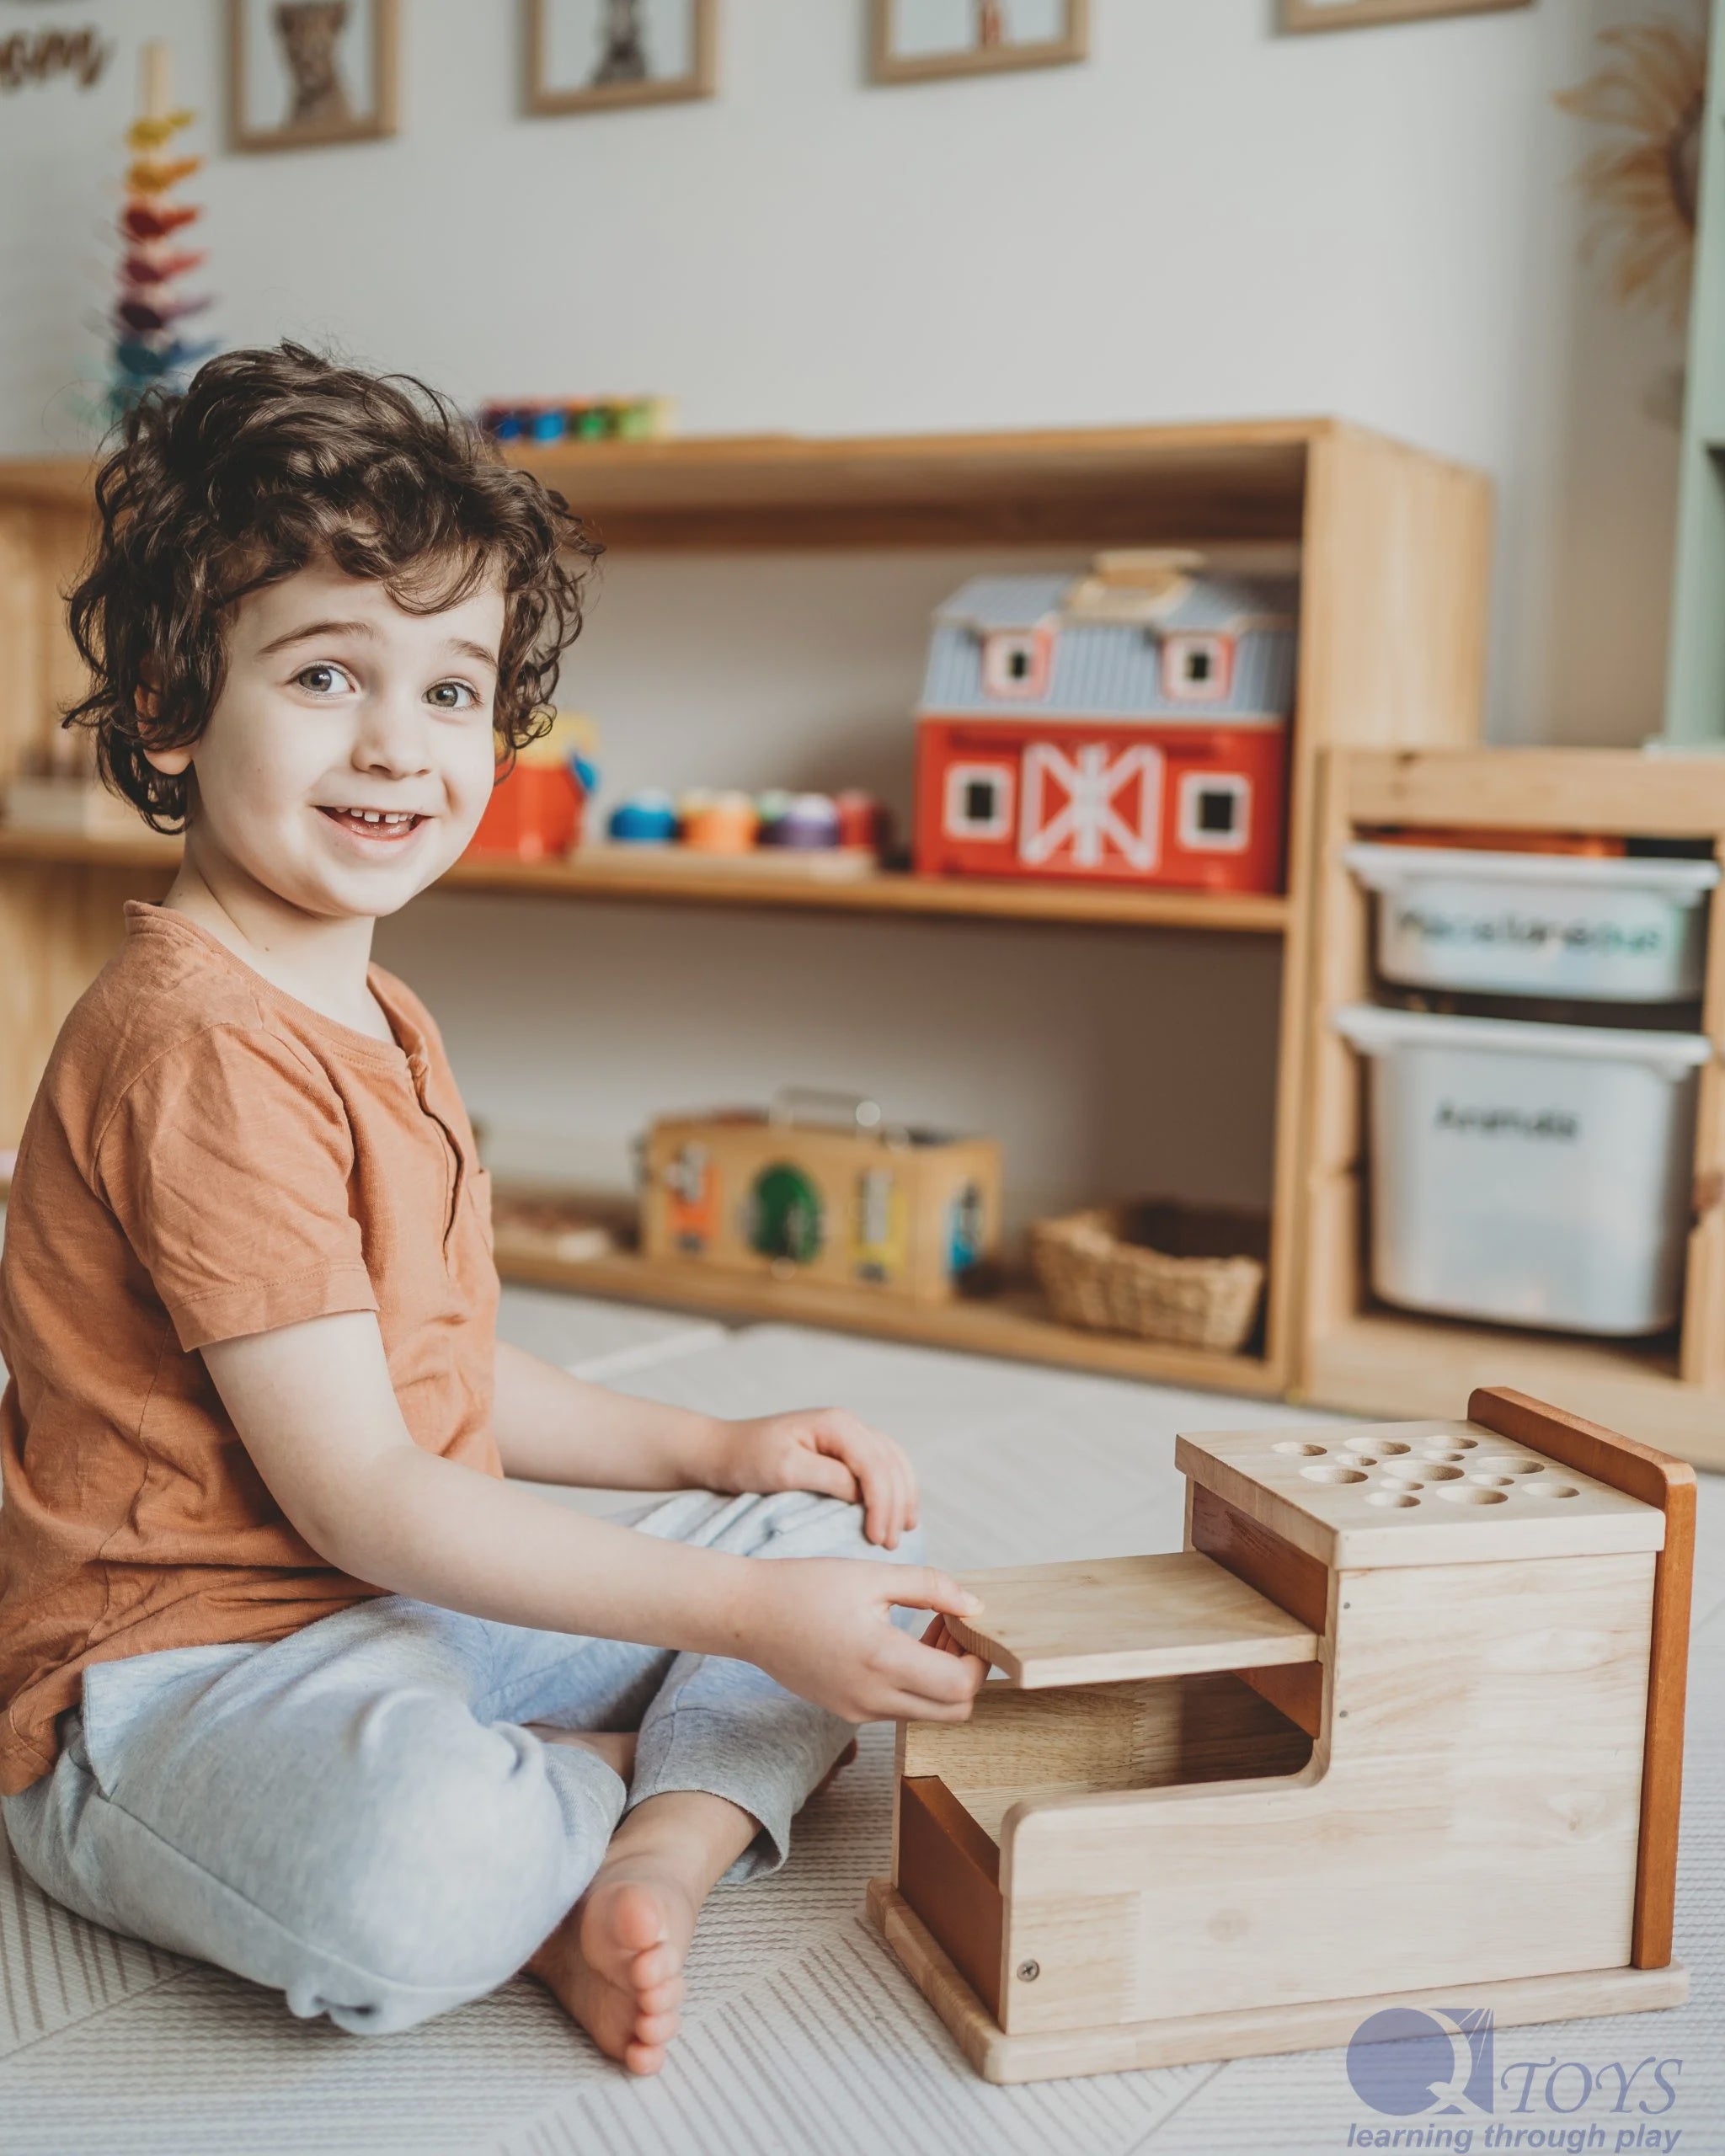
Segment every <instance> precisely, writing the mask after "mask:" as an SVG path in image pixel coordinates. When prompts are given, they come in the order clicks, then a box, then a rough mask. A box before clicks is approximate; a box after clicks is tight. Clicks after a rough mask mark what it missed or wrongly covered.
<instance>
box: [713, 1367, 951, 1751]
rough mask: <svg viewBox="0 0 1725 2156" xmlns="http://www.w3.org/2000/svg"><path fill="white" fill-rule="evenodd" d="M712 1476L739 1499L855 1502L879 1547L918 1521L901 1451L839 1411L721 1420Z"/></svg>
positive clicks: (911, 1477) (889, 1545) (912, 1477)
mask: <svg viewBox="0 0 1725 2156" xmlns="http://www.w3.org/2000/svg"><path fill="white" fill-rule="evenodd" d="M715 1473H716V1476H717V1479H716V1481H715V1483H714V1487H715V1488H717V1489H720V1490H729V1491H732V1492H737V1493H739V1494H740V1493H742V1492H745V1491H746V1492H760V1493H761V1494H765V1493H766V1492H771V1491H775V1490H812V1491H814V1492H815V1494H816V1495H817V1496H819V1497H841V1498H842V1499H843V1500H844V1502H846V1504H852V1505H861V1506H862V1508H863V1531H864V1532H865V1533H866V1534H867V1535H868V1540H870V1541H871V1542H874V1543H879V1545H880V1546H881V1548H882V1549H884V1550H896V1549H897V1548H898V1546H899V1543H900V1540H901V1539H902V1537H903V1536H904V1535H905V1534H907V1533H908V1532H909V1531H910V1529H911V1528H913V1527H915V1526H916V1504H917V1497H916V1472H915V1470H913V1469H912V1467H911V1463H910V1461H909V1460H907V1459H906V1458H905V1454H904V1451H903V1449H902V1448H901V1447H900V1446H899V1445H896V1444H894V1442H893V1440H892V1439H891V1438H889V1437H885V1436H883V1434H882V1433H881V1432H880V1431H879V1430H873V1429H871V1428H869V1427H868V1423H866V1422H863V1421H862V1420H861V1419H860V1418H859V1417H857V1416H855V1415H852V1414H851V1413H850V1412H848V1411H847V1410H846V1409H845V1408H842V1407H800V1408H797V1409H795V1410H793V1412H791V1413H789V1414H788V1415H762V1416H759V1417H756V1419H755V1420H754V1421H752V1422H724V1423H722V1424H721V1425H720V1426H719V1438H718V1454H717V1459H716V1462H715ZM917 1606H918V1607H919V1608H920V1607H921V1605H920V1604H918V1605H917ZM852 1719H853V1720H854V1719H855V1717H854V1716H853V1717H852Z"/></svg>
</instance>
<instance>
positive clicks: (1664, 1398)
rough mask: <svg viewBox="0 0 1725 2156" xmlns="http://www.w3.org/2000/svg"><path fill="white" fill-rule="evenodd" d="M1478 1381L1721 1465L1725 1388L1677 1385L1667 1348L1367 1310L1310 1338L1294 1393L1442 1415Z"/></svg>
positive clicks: (1369, 1409) (1701, 1463) (1351, 1407)
mask: <svg viewBox="0 0 1725 2156" xmlns="http://www.w3.org/2000/svg"><path fill="white" fill-rule="evenodd" d="M1477 1385H1508V1386H1509V1387H1511V1388H1512V1389H1513V1390H1516V1391H1518V1392H1526V1393H1531V1394H1532V1395H1533V1396H1534V1397H1535V1399H1537V1400H1550V1401H1561V1402H1562V1405H1563V1406H1564V1407H1566V1408H1567V1410H1568V1411H1569V1412H1571V1413H1572V1414H1577V1415H1583V1416H1586V1417H1589V1419H1590V1420H1592V1421H1594V1422H1603V1423H1605V1425H1606V1427H1607V1428H1610V1429H1614V1430H1621V1431H1622V1432H1623V1433H1625V1434H1626V1435H1627V1436H1630V1437H1634V1438H1641V1439H1642V1440H1643V1441H1644V1442H1646V1443H1647V1444H1653V1445H1658V1446H1662V1447H1663V1448H1664V1449H1665V1450H1667V1451H1669V1452H1674V1453H1677V1454H1680V1455H1681V1456H1682V1457H1683V1458H1684V1459H1685V1460H1692V1461H1693V1462H1694V1463H1695V1465H1696V1466H1697V1467H1706V1468H1713V1469H1716V1470H1725V1392H1717V1391H1712V1390H1703V1389H1702V1388H1701V1387H1700V1386H1697V1385H1685V1384H1683V1383H1682V1382H1681V1381H1680V1379H1679V1377H1678V1375H1677V1368H1676V1361H1675V1358H1674V1356H1673V1355H1672V1353H1671V1352H1670V1350H1669V1346H1668V1345H1666V1344H1665V1343H1663V1342H1656V1343H1653V1344H1652V1345H1648V1344H1646V1343H1641V1342H1634V1341H1621V1342H1610V1341H1604V1340H1594V1339H1587V1338H1583V1337H1580V1336H1578V1337H1575V1338H1574V1339H1568V1338H1565V1337H1562V1335H1559V1334H1556V1333H1549V1332H1523V1331H1518V1330H1517V1329H1516V1328H1514V1327H1513V1326H1487V1325H1468V1324H1464V1323H1461V1322H1460V1321H1455V1320H1452V1319H1447V1318H1421V1317H1418V1316H1413V1315H1407V1314H1404V1313H1401V1312H1396V1313H1391V1312H1389V1311H1385V1310H1365V1311H1361V1312H1360V1313H1359V1315H1357V1316H1355V1317H1353V1318H1351V1319H1349V1320H1348V1321H1346V1322H1345V1323H1343V1324H1342V1325H1339V1326H1335V1327H1333V1328H1332V1329H1331V1330H1330V1331H1327V1332H1324V1333H1322V1334H1321V1335H1320V1336H1319V1337H1318V1338H1317V1339H1316V1340H1315V1341H1314V1342H1312V1343H1311V1348H1310V1350H1309V1353H1308V1357H1307V1364H1306V1374H1305V1378H1304V1380H1303V1382H1302V1384H1301V1385H1300V1398H1301V1399H1302V1400H1304V1401H1308V1402H1310V1403H1311V1405H1312V1406H1320V1407H1335V1408H1340V1409H1343V1410H1347V1411H1351V1412H1355V1413H1359V1414H1365V1415H1388V1416H1394V1417H1454V1416H1455V1415H1457V1414H1459V1413H1460V1412H1461V1407H1460V1406H1459V1404H1458V1403H1460V1402H1462V1401H1466V1399H1467V1397H1468V1395H1469V1394H1470V1393H1471V1391H1472V1390H1474V1388H1475V1387H1476V1386H1477Z"/></svg>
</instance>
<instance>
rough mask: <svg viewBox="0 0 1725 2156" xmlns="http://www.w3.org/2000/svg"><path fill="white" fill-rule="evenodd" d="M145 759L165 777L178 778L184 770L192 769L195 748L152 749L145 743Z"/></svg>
mask: <svg viewBox="0 0 1725 2156" xmlns="http://www.w3.org/2000/svg"><path fill="white" fill-rule="evenodd" d="M142 745H143V750H144V760H145V761H146V762H147V763H148V764H149V765H151V766H152V767H153V768H154V769H155V770H157V771H160V772H161V774H162V776H163V778H178V777H179V776H180V774H181V772H182V771H190V769H191V764H192V757H193V755H195V753H196V752H195V750H194V749H152V748H151V747H150V746H149V745H148V744H142Z"/></svg>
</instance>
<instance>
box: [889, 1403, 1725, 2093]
mask: <svg viewBox="0 0 1725 2156" xmlns="http://www.w3.org/2000/svg"><path fill="white" fill-rule="evenodd" d="M1468 1414H1469V1420H1468V1421H1466V1422H1402V1423H1397V1422H1386V1423H1381V1424H1378V1425H1376V1426H1367V1425H1362V1424H1359V1423H1358V1422H1351V1423H1343V1424H1339V1425H1337V1426H1334V1427H1322V1428H1312V1427H1310V1426H1308V1427H1306V1428H1288V1427H1287V1426H1285V1425H1284V1426H1283V1427H1282V1428H1279V1429H1274V1430H1267V1431H1262V1432H1249V1433H1240V1434H1234V1435H1227V1436H1213V1435H1205V1436H1203V1437H1189V1438H1180V1439H1179V1440H1178V1442H1177V1444H1176V1447H1175V1453H1174V1464H1175V1465H1176V1466H1177V1467H1178V1469H1179V1470H1181V1471H1182V1472H1183V1474H1184V1476H1185V1477H1186V1482H1187V1492H1186V1496H1187V1511H1186V1538H1185V1547H1184V1548H1183V1550H1178V1551H1176V1552H1171V1553H1169V1554H1167V1555H1166V1556H1151V1557H1127V1558H1116V1559H1111V1560H1108V1561H1100V1562H1093V1563H1084V1564H1068V1565H1051V1566H1031V1567H1024V1568H1020V1569H1017V1570H1013V1571H1010V1572H981V1573H973V1574H972V1575H971V1576H970V1577H969V1579H968V1580H967V1582H965V1583H966V1584H967V1585H968V1586H969V1587H970V1588H973V1589H975V1592H976V1593H978V1594H980V1596H981V1597H982V1599H983V1603H984V1608H983V1609H982V1612H981V1614H980V1616H978V1617H977V1618H975V1619H974V1620H969V1622H967V1623H959V1622H957V1621H955V1620H948V1625H949V1628H950V1630H952V1631H953V1634H954V1635H955V1636H957V1637H958V1638H959V1640H960V1641H962V1642H963V1644H964V1646H967V1647H969V1648H971V1649H973V1650H974V1651H975V1652H977V1653H980V1654H982V1655H985V1656H986V1657H988V1658H989V1660H990V1662H991V1663H992V1664H993V1665H994V1666H995V1667H996V1668H997V1669H998V1670H1000V1671H1001V1672H1002V1673H1004V1674H1003V1676H1002V1677H1001V1678H999V1679H996V1680H991V1682H990V1683H989V1684H986V1685H985V1687H984V1688H983V1690H982V1692H981V1694H980V1695H979V1697H978V1699H977V1701H976V1706H975V1713H974V1715H973V1716H972V1718H971V1720H970V1721H968V1722H963V1723H917V1722H911V1723H905V1724H901V1725H900V1735H899V1753H898V1778H897V1801H896V1806H895V1818H894V1835H893V1876H892V1878H891V1880H890V1881H888V1880H884V1879H878V1880H876V1881H873V1884H872V1885H871V1887H870V1888H869V1910H870V1913H871V1915H872V1916H873V1919H874V1921H875V1923H876V1924H878V1925H879V1928H880V1929H881V1930H882V1931H883V1932H884V1935H885V1937H886V1939H887V1940H888V1942H889V1945H891V1946H892V1947H893V1949H894V1951H895V1952H896V1953H897V1955H898V1956H899V1958H900V1961H902V1962H903V1963H904V1965H905V1968H906V1969H907V1970H908V1971H909V1972H910V1973H911V1976H912V1977H915V1979H916V1983H918V1985H919V1986H920V1987H921V1989H922V1991H923V1993H925V1994H926V1996H927V1999H929V2001H930V2003H931V2004H932V2005H933V2006H934V2008H935V2009H936V2010H937V2012H938V2013H939V2015H940V2016H941V2018H942V2019H943V2020H944V2021H945V2023H946V2024H947V2026H948V2028H949V2029H950V2030H951V2031H952V2032H953V2035H954V2036H956V2037H957V2039H958V2041H959V2043H960V2044H961V2045H962V2047H964V2051H965V2052H966V2053H967V2055H968V2056H969V2058H970V2060H971V2062H972V2063H973V2064H974V2065H975V2067H976V2068H978V2070H979V2071H980V2073H982V2074H983V2075H984V2076H985V2078H986V2079H990V2080H992V2081H1033V2080H1041V2079H1048V2078H1049V2077H1053V2076H1059V2075H1065V2074H1075V2073H1106V2072H1110V2071H1114V2070H1117V2069H1121V2068H1134V2067H1151V2066H1167V2065H1173V2064H1176V2063H1180V2062H1183V2061H1189V2060H1196V2059H1217V2058H1232V2057H1243V2056H1246V2055H1248V2054H1252V2053H1256V2052H1286V2051H1302V2050H1306V2049H1309V2048H1314V2047H1322V2046H1328V2045H1334V2044H1344V2043H1348V2041H1350V2040H1363V2041H1371V2039H1372V2036H1373V2035H1374V2034H1377V2035H1380V2036H1382V2037H1383V2038H1384V2039H1386V2040H1387V2039H1388V2038H1389V2037H1390V2036H1393V2035H1395V2034H1397V2033H1401V2034H1405V2033H1406V2017H1405V2016H1402V2017H1397V2016H1395V2015H1386V2018H1385V2019H1384V2020H1381V2021H1378V2022H1376V2023H1375V2025H1374V2017H1375V2016H1378V2015H1384V2013H1385V2009H1389V2008H1392V2007H1393V2008H1404V2007H1411V2008H1417V2009H1426V2010H1428V2011H1431V2010H1440V2011H1447V2012H1449V2013H1451V2014H1454V2013H1455V2012H1456V2011H1458V2010H1460V2009H1470V2010H1472V2009H1478V2010H1481V2011H1483V2010H1486V2009H1489V2011H1490V2013H1491V2014H1492V2015H1493V2016H1494V2017H1495V2019H1496V2020H1497V2021H1498V2023H1500V2024H1506V2025H1507V2024H1511V2023H1515V2022H1535V2021H1553V2020H1567V2019H1570V2018H1573V2017H1578V2016H1583V2015H1605V2014H1624V2013H1631V2012H1634V2011H1637V2010H1639V2009H1643V2008H1657V2007H1664V2006H1674V2005H1677V2004H1680V2003H1681V2002H1682V2000H1683V1999H1685V1997H1686V1996H1687V1994H1688V1988H1689V1979H1688V1976H1687V1973H1686V1972H1685V1970H1684V1968H1683V1967H1682V1966H1681V1964H1680V1963H1679V1962H1676V1961H1674V1960H1673V1959H1672V1954H1671V1940H1672V1916H1673V1904H1674V1894H1675V1881H1676V1862H1677V1815H1678V1800H1679V1795H1680V1788H1681V1778H1682V1758H1683V1709H1684V1688H1685V1673H1686V1667H1687V1646H1688V1635H1689V1604H1690V1566H1691V1562H1692V1556H1693V1548H1694V1532H1695V1502H1696V1486H1695V1470H1693V1469H1692V1468H1690V1467H1689V1466H1687V1465H1685V1464H1684V1463H1683V1462H1682V1461H1680V1460H1672V1459H1669V1458H1668V1457H1667V1456H1666V1455H1665V1454H1663V1453H1658V1452H1655V1451H1653V1449H1651V1448H1649V1447H1648V1446H1646V1445H1642V1444H1636V1443H1635V1442H1633V1441H1632V1440H1631V1439H1629V1438H1621V1437H1617V1436H1615V1435H1614V1434H1613V1433H1611V1432H1610V1431H1609V1430H1605V1429H1601V1428H1599V1427H1598V1426H1597V1425H1596V1424H1594V1423H1589V1422H1581V1421H1579V1420H1578V1419H1577V1418H1576V1417H1573V1416H1571V1415H1567V1414H1564V1413H1562V1412H1560V1411H1559V1410H1557V1409H1556V1408H1551V1407H1546V1406H1542V1405H1541V1403H1540V1402H1538V1401H1533V1400H1530V1399H1527V1398H1526V1397H1525V1396H1523V1395H1521V1394H1519V1393H1514V1392H1507V1391H1496V1390H1481V1391H1477V1392H1476V1393H1475V1394H1474V1395H1473V1396H1472V1398H1471V1401H1469V1403H1468Z"/></svg>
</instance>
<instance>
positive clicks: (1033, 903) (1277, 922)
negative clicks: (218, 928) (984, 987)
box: [0, 826, 1288, 936]
mask: <svg viewBox="0 0 1725 2156" xmlns="http://www.w3.org/2000/svg"><path fill="white" fill-rule="evenodd" d="M178 858H179V848H178V846H177V845H176V844H175V842H174V841H172V840H165V839H155V838H152V837H150V836H149V835H147V833H145V832H143V831H142V830H141V831H140V832H139V834H138V835H137V836H136V837H135V838H124V839H108V838H86V837H82V836H79V835H76V834H72V833H60V832H55V831H13V830H6V829H5V828H4V827H3V826H0V861H40V862H54V863H56V864H60V865H62V866H64V865H72V866H77V867H109V868H161V867H172V866H173V865H174V862H176V861H177V860H178ZM433 888H434V889H440V890H463V891H483V892H513V893H516V894H526V895H530V896H534V897H539V898H554V899H622V900H624V901H625V902H628V901H630V900H645V901H648V902H649V903H653V904H660V903H664V902H669V903H670V904H672V905H723V906H738V907H751V908H758V907H771V908H788V909H791V910H798V911H802V912H814V913H854V914H906V915H923V916H932V915H933V916H939V915H944V916H948V917H951V918H956V919H970V920H996V921H1052V922H1056V923H1059V922H1070V923H1073V924H1076V925H1079V926H1100V927H1110V926H1112V927H1122V928H1135V927H1142V928H1156V927H1162V928H1191V929H1204V930H1217V931H1231V932H1232V933H1234V934H1237V935H1252V936H1279V935H1281V934H1282V933H1283V931H1284V930H1285V928H1286V926H1287V924H1288V901H1287V899H1285V898H1283V897H1281V896H1280V895H1279V894H1264V895H1258V894H1249V893H1248V894H1236V893H1232V892H1226V891H1166V890H1144V889H1136V888H1135V887H1133V886H1132V885H1130V884H1090V883H1032V882H1028V881H1027V882H1023V883H1010V882H997V881H992V880H988V879H985V878H972V877H941V876H911V875H904V874H898V873H882V874H879V875H874V876H861V877H854V878H845V879H843V880H835V881H833V882H830V883H827V882H821V881H820V880H818V879H816V878H809V879H807V880H806V881H805V880H803V879H800V878H799V879H792V878H788V877H786V876H785V875H784V874H783V873H766V872H765V871H763V872H761V873H759V874H753V875H751V874H750V873H749V872H748V871H747V870H746V869H737V868H729V867H727V868H725V869H724V870H720V871H715V872H713V873H710V874H703V873H701V872H700V871H699V870H698V869H692V868H686V867H664V868H662V869H660V870H659V871H657V872H656V873H655V872H654V871H653V870H652V869H650V868H646V867H643V868H636V867H628V868H618V867H612V866H611V865H609V864H606V863H600V862H582V861H580V860H579V859H577V860H574V861H569V862H563V861H507V860H487V861H479V860H472V861H461V862H457V864H456V865H455V867H453V868H451V870H450V871H449V873H448V874H447V875H446V876H445V877H444V878H443V879H442V881H441V883H439V884H437V885H435V886H434V887H433Z"/></svg>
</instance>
